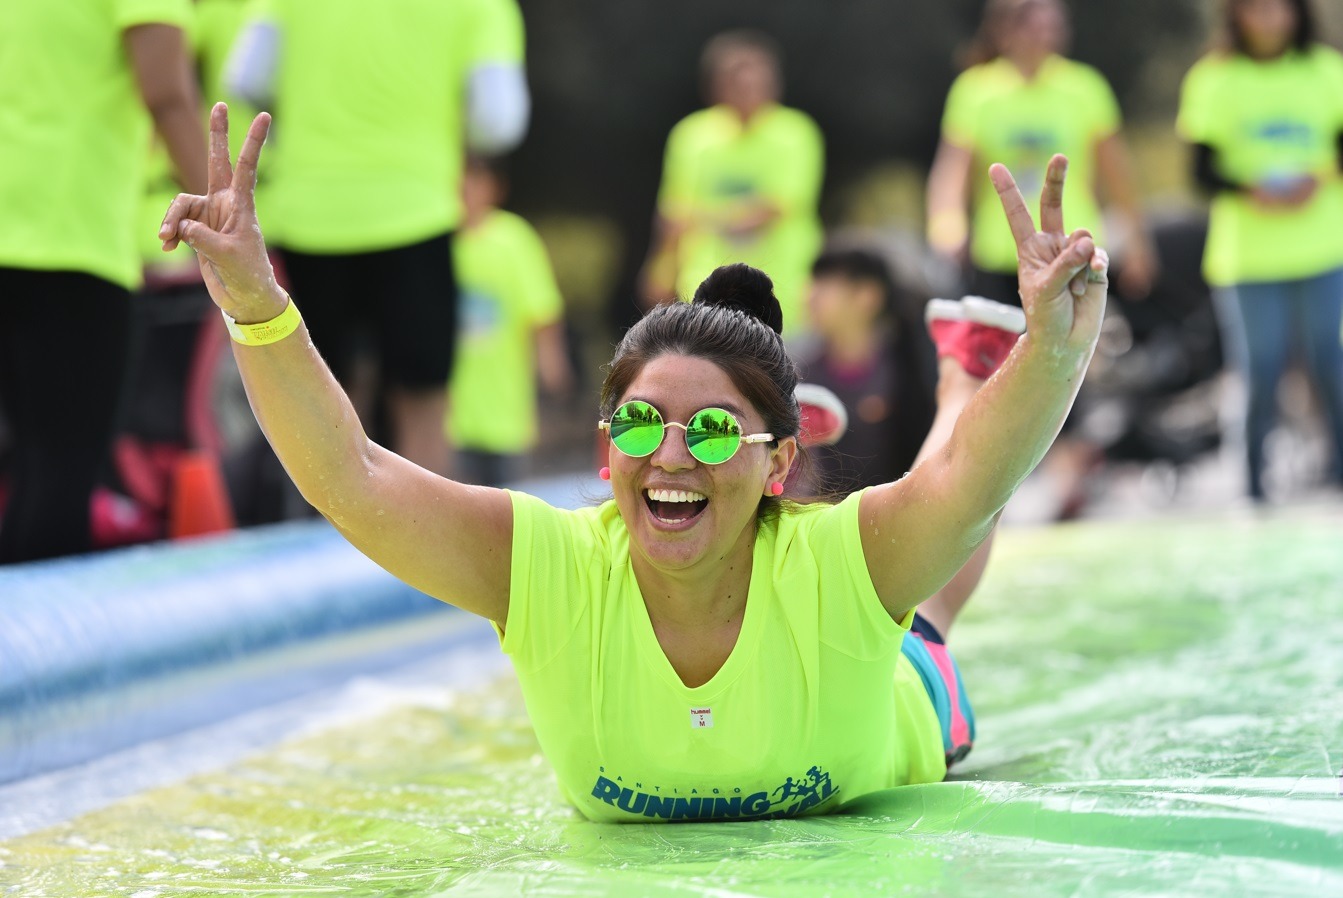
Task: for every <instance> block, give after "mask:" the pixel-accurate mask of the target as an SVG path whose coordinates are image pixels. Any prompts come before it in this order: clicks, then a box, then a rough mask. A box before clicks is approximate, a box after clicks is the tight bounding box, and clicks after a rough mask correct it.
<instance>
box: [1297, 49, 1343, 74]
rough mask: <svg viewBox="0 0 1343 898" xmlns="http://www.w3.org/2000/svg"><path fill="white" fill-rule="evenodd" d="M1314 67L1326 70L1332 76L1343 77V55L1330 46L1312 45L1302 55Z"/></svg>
mask: <svg viewBox="0 0 1343 898" xmlns="http://www.w3.org/2000/svg"><path fill="white" fill-rule="evenodd" d="M1302 56H1304V57H1305V58H1306V59H1307V60H1308V61H1309V62H1310V63H1311V64H1312V65H1315V66H1318V67H1319V68H1322V69H1324V70H1325V71H1327V72H1328V73H1329V74H1330V75H1334V76H1340V75H1343V53H1340V52H1339V51H1338V50H1336V49H1334V48H1333V47H1331V46H1329V45H1328V44H1311V45H1310V46H1309V47H1307V48H1306V49H1305V51H1304V52H1303V53H1302Z"/></svg>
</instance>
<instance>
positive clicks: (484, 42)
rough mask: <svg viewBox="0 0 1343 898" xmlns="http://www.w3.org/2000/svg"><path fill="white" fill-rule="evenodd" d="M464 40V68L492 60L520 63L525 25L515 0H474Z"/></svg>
mask: <svg viewBox="0 0 1343 898" xmlns="http://www.w3.org/2000/svg"><path fill="white" fill-rule="evenodd" d="M472 7H473V8H472V16H471V22H470V28H469V31H468V34H469V39H468V40H467V42H466V58H467V68H468V69H471V68H475V67H477V66H481V65H490V64H492V63H495V64H497V63H503V64H515V65H520V64H522V61H523V56H524V53H525V44H526V28H525V26H524V25H523V21H522V10H520V9H519V8H518V4H517V0H474V3H473V4H472Z"/></svg>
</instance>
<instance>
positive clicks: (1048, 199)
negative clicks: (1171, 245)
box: [989, 155, 1110, 362]
mask: <svg viewBox="0 0 1343 898" xmlns="http://www.w3.org/2000/svg"><path fill="white" fill-rule="evenodd" d="M1067 171H1068V160H1067V158H1066V157H1064V156H1061V155H1058V156H1055V157H1054V158H1052V159H1050V160H1049V167H1048V169H1047V170H1046V172H1045V186H1044V189H1043V190H1042V191H1041V194H1040V230H1038V231H1037V230H1036V229H1035V223H1034V221H1033V220H1032V219H1031V213H1030V210H1029V209H1027V208H1026V202H1025V200H1023V199H1022V196H1021V191H1020V190H1019V189H1017V184H1016V181H1015V180H1013V178H1012V173H1011V172H1009V171H1008V170H1007V167H1006V166H1004V165H1001V164H995V165H993V166H991V167H990V168H989V177H990V178H991V179H992V180H993V186H994V187H995V188H997V190H998V198H999V199H1000V200H1001V201H1002V204H1003V212H1004V213H1005V214H1006V215H1007V223H1008V225H1009V226H1010V227H1011V228H1012V237H1013V238H1014V239H1015V240H1016V243H1017V267H1018V283H1019V285H1020V288H1021V304H1022V307H1023V308H1024V309H1025V312H1026V321H1027V325H1026V329H1027V333H1028V334H1029V335H1030V336H1031V338H1032V340H1033V341H1035V342H1037V343H1039V344H1040V345H1044V346H1049V347H1053V348H1055V350H1056V351H1057V350H1063V351H1065V352H1069V353H1076V354H1077V355H1078V356H1079V357H1080V358H1081V360H1082V361H1083V362H1085V361H1087V360H1089V359H1090V356H1091V352H1092V350H1093V349H1094V348H1095V345H1096V338H1097V336H1098V335H1099V334H1100V326H1101V318H1102V317H1103V316H1104V314H1105V296H1106V292H1107V290H1108V288H1109V277H1108V270H1109V267H1110V257H1109V256H1108V255H1107V254H1106V252H1105V250H1103V249H1101V248H1099V247H1098V246H1096V243H1095V241H1094V240H1092V239H1091V234H1090V232H1089V231H1086V230H1084V229H1079V230H1076V231H1073V232H1072V233H1071V234H1065V233H1064V231H1063V183H1064V177H1065V175H1066V174H1067Z"/></svg>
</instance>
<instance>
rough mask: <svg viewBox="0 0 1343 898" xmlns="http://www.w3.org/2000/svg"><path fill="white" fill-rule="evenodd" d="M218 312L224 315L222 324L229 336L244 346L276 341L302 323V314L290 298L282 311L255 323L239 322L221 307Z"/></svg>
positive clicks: (262, 344)
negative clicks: (268, 319)
mask: <svg viewBox="0 0 1343 898" xmlns="http://www.w3.org/2000/svg"><path fill="white" fill-rule="evenodd" d="M220 312H221V313H222V314H223V316H224V325H225V326H226V327H227V328H228V332H229V336H230V337H232V338H233V339H234V341H236V342H238V343H241V344H243V345H244V346H265V345H266V344H267V343H276V342H278V341H280V340H283V339H284V338H285V337H287V336H289V335H290V334H292V333H293V332H294V331H296V330H298V326H299V325H300V324H302V323H303V316H301V315H299V313H298V306H296V305H294V300H293V299H292V298H290V299H289V302H288V303H287V304H286V305H285V307H284V311H283V312H281V313H280V314H278V315H276V316H275V317H274V318H272V319H271V320H270V321H262V322H259V323H257V324H239V323H238V322H236V321H234V320H233V319H232V318H230V317H229V313H228V312H225V311H224V310H223V309H220Z"/></svg>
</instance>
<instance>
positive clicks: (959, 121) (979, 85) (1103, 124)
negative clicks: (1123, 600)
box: [927, 0, 1156, 520]
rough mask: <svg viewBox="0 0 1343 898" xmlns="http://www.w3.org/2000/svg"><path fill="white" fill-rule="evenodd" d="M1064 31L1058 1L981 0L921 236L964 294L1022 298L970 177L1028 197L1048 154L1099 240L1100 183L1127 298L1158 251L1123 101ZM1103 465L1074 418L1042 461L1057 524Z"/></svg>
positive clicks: (1137, 295) (1011, 262) (1149, 275)
mask: <svg viewBox="0 0 1343 898" xmlns="http://www.w3.org/2000/svg"><path fill="white" fill-rule="evenodd" d="M1068 30H1069V28H1068V19H1067V11H1066V8H1065V7H1064V5H1063V3H1062V2H1061V0H989V2H988V4H987V5H986V6H985V8H984V17H983V21H982V24H981V26H980V31H979V34H978V36H977V38H976V41H975V43H974V45H973V47H972V50H971V53H970V56H969V61H970V62H971V63H973V64H972V65H970V66H969V67H968V68H967V69H966V70H965V71H963V72H962V73H961V74H960V75H959V76H958V77H957V78H956V80H955V82H954V83H953V84H952V87H951V91H950V93H949V94H948V96H947V102H946V109H945V112H944V114H943V119H942V137H941V140H940V142H939V144H938V147H937V154H936V156H935V158H934V160H933V166H932V169H931V171H930V172H929V175H928V192H927V216H928V219H927V236H928V243H929V246H930V247H931V248H932V249H933V250H934V251H935V252H937V253H939V254H941V255H942V256H944V257H945V258H947V259H949V260H952V261H953V262H954V263H955V265H957V266H958V267H963V268H965V269H966V270H967V277H966V281H967V287H966V290H967V292H969V293H972V294H976V295H979V296H985V297H988V298H989V299H993V300H996V301H998V302H1005V303H1014V304H1015V303H1018V302H1019V300H1018V299H1017V290H1018V287H1017V278H1016V257H1015V247H1014V246H1013V242H1012V235H1011V233H1010V232H1009V231H1008V230H1007V228H1006V227H1005V226H1004V222H1003V221H1002V217H1001V216H1000V215H999V214H998V210H997V205H998V200H997V197H996V196H995V195H994V193H993V190H992V185H991V184H989V183H988V181H987V179H984V178H982V177H981V178H976V177H975V174H976V173H978V172H982V171H983V169H984V166H985V165H987V164H988V163H989V162H995V161H997V162H1002V163H1003V164H1005V165H1007V167H1008V168H1010V169H1011V170H1012V171H1013V173H1015V174H1016V176H1017V177H1018V178H1019V179H1020V180H1021V183H1022V185H1023V193H1025V194H1026V195H1027V196H1030V195H1033V194H1034V192H1035V191H1036V190H1037V189H1038V185H1039V184H1040V179H1041V178H1043V177H1044V171H1045V166H1046V164H1047V163H1048V161H1049V159H1050V157H1051V156H1052V155H1053V154H1054V153H1062V154H1064V155H1066V156H1067V157H1068V159H1069V161H1070V162H1071V164H1072V176H1071V177H1070V178H1069V179H1068V196H1067V197H1066V201H1067V203H1068V208H1069V209H1070V210H1071V211H1070V224H1071V225H1072V226H1074V227H1084V228H1088V229H1089V230H1091V231H1092V232H1093V233H1095V234H1096V235H1097V238H1098V239H1102V240H1103V239H1104V234H1103V231H1102V222H1101V209H1100V203H1099V200H1098V198H1097V196H1096V194H1095V192H1094V186H1093V185H1094V184H1095V183H1096V182H1097V181H1099V182H1100V185H1101V186H1102V187H1104V189H1105V193H1106V195H1107V198H1108V199H1109V201H1110V204H1111V205H1112V206H1113V207H1114V209H1115V210H1116V212H1118V214H1119V217H1120V218H1121V219H1122V221H1123V222H1124V225H1125V231H1126V233H1125V234H1124V235H1123V236H1124V238H1125V239H1124V240H1123V243H1122V247H1123V249H1124V252H1123V254H1122V256H1121V257H1119V259H1118V265H1117V267H1116V275H1117V278H1118V283H1117V286H1118V287H1119V289H1120V290H1121V292H1123V294H1124V295H1125V296H1127V297H1129V298H1132V299H1141V298H1142V297H1144V296H1146V295H1147V293H1148V292H1149V291H1150V289H1151V285H1152V280H1153V278H1154V277H1155V275H1156V255H1155V252H1154V251H1153V249H1152V247H1151V244H1150V240H1149V238H1148V236H1147V232H1146V227H1145V225H1144V222H1143V216H1142V210H1141V207H1140V204H1139V202H1138V193H1137V189H1136V187H1135V185H1134V179H1133V177H1132V174H1131V170H1130V165H1129V159H1128V151H1127V149H1126V147H1125V145H1124V140H1123V137H1122V135H1121V133H1120V113H1119V104H1118V103H1117V101H1116V100H1115V97H1114V93H1113V92H1112V91H1111V90H1110V87H1109V85H1108V84H1107V83H1106V82H1105V79H1104V77H1103V76H1102V75H1101V74H1100V73H1099V72H1097V71H1096V70H1095V69H1093V68H1092V67H1090V66H1088V65H1085V64H1083V63H1080V62H1077V61H1075V60H1072V59H1067V58H1065V57H1064V56H1063V55H1062V53H1063V51H1064V47H1065V46H1066V45H1067V43H1068ZM1083 399H1085V396H1084V397H1083ZM1100 461H1101V452H1100V448H1099V447H1097V446H1095V445H1093V444H1092V443H1091V442H1089V441H1088V440H1086V439H1085V438H1084V435H1083V434H1082V433H1080V432H1079V430H1078V428H1076V427H1074V426H1071V422H1070V424H1069V425H1068V426H1065V430H1064V433H1063V435H1062V436H1061V437H1060V438H1059V440H1058V441H1057V442H1056V443H1055V448H1054V451H1053V452H1052V453H1051V454H1050V458H1049V461H1048V463H1047V464H1046V471H1047V472H1048V473H1049V474H1051V479H1052V480H1053V482H1054V484H1055V489H1056V492H1057V494H1058V501H1057V511H1056V513H1055V515H1056V517H1057V518H1058V519H1060V520H1065V519H1068V518H1072V517H1076V516H1077V515H1079V514H1080V513H1081V511H1082V509H1083V507H1084V506H1085V504H1086V500H1087V493H1086V482H1085V475H1086V474H1087V473H1088V472H1089V471H1090V470H1091V469H1092V468H1093V467H1094V466H1095V465H1097V464H1099V462H1100Z"/></svg>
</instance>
